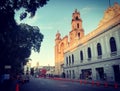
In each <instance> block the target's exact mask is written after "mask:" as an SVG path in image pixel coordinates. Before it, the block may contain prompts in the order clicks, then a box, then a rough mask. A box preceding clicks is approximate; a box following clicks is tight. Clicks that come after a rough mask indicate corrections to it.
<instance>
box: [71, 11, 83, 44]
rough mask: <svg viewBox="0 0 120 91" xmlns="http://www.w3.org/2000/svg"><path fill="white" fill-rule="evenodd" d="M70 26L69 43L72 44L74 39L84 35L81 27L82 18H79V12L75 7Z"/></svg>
mask: <svg viewBox="0 0 120 91" xmlns="http://www.w3.org/2000/svg"><path fill="white" fill-rule="evenodd" d="M71 27H72V30H71V31H70V33H69V36H70V44H73V43H74V42H75V41H76V40H78V39H80V38H82V37H83V36H84V30H83V28H82V19H81V18H80V13H79V12H78V11H77V9H76V10H75V12H74V13H73V14H72V21H71Z"/></svg>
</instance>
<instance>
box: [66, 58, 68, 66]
mask: <svg viewBox="0 0 120 91" xmlns="http://www.w3.org/2000/svg"><path fill="white" fill-rule="evenodd" d="M66 65H68V57H66Z"/></svg>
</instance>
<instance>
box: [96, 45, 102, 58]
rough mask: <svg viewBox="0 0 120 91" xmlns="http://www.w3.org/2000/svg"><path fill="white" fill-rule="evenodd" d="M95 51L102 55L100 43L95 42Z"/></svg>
mask: <svg viewBox="0 0 120 91" xmlns="http://www.w3.org/2000/svg"><path fill="white" fill-rule="evenodd" d="M97 53H98V56H100V55H102V48H101V44H100V43H98V44H97Z"/></svg>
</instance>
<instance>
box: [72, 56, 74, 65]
mask: <svg viewBox="0 0 120 91" xmlns="http://www.w3.org/2000/svg"><path fill="white" fill-rule="evenodd" d="M72 64H74V55H73V54H72Z"/></svg>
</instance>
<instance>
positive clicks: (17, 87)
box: [15, 83, 19, 91]
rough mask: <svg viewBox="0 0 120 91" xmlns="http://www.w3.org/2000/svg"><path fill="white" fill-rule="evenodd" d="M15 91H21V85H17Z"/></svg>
mask: <svg viewBox="0 0 120 91" xmlns="http://www.w3.org/2000/svg"><path fill="white" fill-rule="evenodd" d="M15 91H19V84H18V83H17V84H16V90H15Z"/></svg>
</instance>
